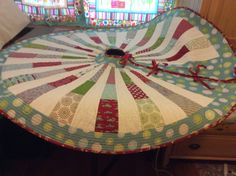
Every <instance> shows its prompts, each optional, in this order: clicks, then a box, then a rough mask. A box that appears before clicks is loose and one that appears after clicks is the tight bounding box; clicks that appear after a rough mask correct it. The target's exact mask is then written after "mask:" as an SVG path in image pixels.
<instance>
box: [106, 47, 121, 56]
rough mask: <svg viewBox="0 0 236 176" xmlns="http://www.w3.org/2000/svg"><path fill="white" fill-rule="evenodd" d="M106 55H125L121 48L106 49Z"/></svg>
mask: <svg viewBox="0 0 236 176" xmlns="http://www.w3.org/2000/svg"><path fill="white" fill-rule="evenodd" d="M106 55H108V56H124V55H125V52H124V51H123V50H121V49H113V48H111V49H108V50H107V51H106Z"/></svg>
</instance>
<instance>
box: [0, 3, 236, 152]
mask: <svg viewBox="0 0 236 176" xmlns="http://www.w3.org/2000/svg"><path fill="white" fill-rule="evenodd" d="M176 9H186V10H189V11H191V12H193V13H195V14H196V15H198V16H200V17H201V18H202V19H205V20H206V21H207V22H208V23H210V24H211V25H212V26H213V27H214V28H216V29H217V30H218V31H219V32H220V33H221V34H222V35H223V37H224V38H225V39H226V41H227V42H228V44H229V46H230V47H231V49H232V50H233V51H235V49H236V48H234V47H233V45H232V43H231V41H230V40H229V39H228V38H227V36H226V35H225V34H224V33H223V32H222V30H220V29H219V28H218V27H217V26H216V25H214V24H213V23H212V22H211V21H209V20H208V19H206V18H205V17H203V16H202V15H200V14H199V13H198V12H195V11H194V10H192V9H190V8H188V7H176V8H173V9H171V10H176ZM168 12H169V11H167V12H162V13H160V14H159V15H157V16H156V17H155V18H157V17H159V16H161V15H163V14H165V13H168ZM155 18H154V19H155ZM154 19H153V20H154ZM146 23H149V22H146ZM146 23H142V24H146ZM142 24H141V25H142ZM234 56H236V52H234ZM233 112H236V104H234V105H233V106H232V107H231V109H230V110H229V112H227V113H226V114H225V115H224V116H222V118H221V119H219V120H217V121H216V122H214V123H212V124H211V125H209V126H208V127H206V128H203V129H200V130H199V131H197V132H195V133H193V134H189V135H187V136H184V137H182V138H179V139H176V140H174V141H171V142H167V143H164V144H161V145H156V146H153V147H149V148H143V149H137V150H126V151H123V152H115V151H114V152H112V151H106V150H102V151H100V152H95V151H93V150H92V149H81V148H78V147H73V146H70V145H67V144H62V143H60V142H58V141H56V140H54V139H51V138H49V137H47V136H42V135H41V134H39V133H37V132H35V131H34V130H32V129H31V128H29V127H27V126H25V125H23V124H21V123H20V122H19V121H17V120H16V119H15V118H12V117H10V116H9V115H8V114H7V113H5V112H4V111H3V110H1V109H0V114H1V115H2V116H3V117H5V118H6V119H8V120H10V121H12V122H13V123H14V124H16V125H18V126H19V127H21V128H23V129H24V130H26V131H27V132H29V133H31V134H33V135H35V136H37V137H39V138H41V139H43V140H45V141H47V142H50V143H52V144H55V145H57V146H60V147H63V148H66V149H70V150H74V151H80V152H91V153H96V154H113V155H114V154H117V155H118V154H133V153H139V152H145V151H149V150H154V149H159V148H161V147H168V146H170V145H173V144H175V143H178V142H181V141H183V140H185V139H189V138H191V137H193V136H197V135H199V134H200V133H202V132H204V131H206V130H207V129H210V128H213V127H215V126H217V125H219V124H220V123H222V122H223V121H224V120H226V119H227V118H228V117H229V116H230V115H231V114H232V113H233Z"/></svg>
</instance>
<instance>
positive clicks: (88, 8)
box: [15, 0, 175, 26]
mask: <svg viewBox="0 0 236 176" xmlns="http://www.w3.org/2000/svg"><path fill="white" fill-rule="evenodd" d="M174 1H175V0H15V2H16V3H17V4H18V6H19V8H20V9H21V10H22V11H24V12H26V13H27V14H28V15H29V16H30V18H31V20H32V21H34V22H37V23H45V22H46V23H49V24H63V25H66V24H70V25H71V24H73V25H79V26H85V25H93V26H134V25H137V24H139V23H142V22H146V21H150V20H151V19H153V18H154V17H155V16H156V15H158V14H159V13H161V12H163V11H166V10H168V9H171V8H172V7H173V6H174ZM81 2H82V3H81Z"/></svg>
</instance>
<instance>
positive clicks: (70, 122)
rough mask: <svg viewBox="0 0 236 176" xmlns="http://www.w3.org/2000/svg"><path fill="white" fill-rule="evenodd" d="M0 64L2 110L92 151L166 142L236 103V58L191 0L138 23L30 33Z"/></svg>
mask: <svg viewBox="0 0 236 176" xmlns="http://www.w3.org/2000/svg"><path fill="white" fill-rule="evenodd" d="M0 63H1V65H0V73H1V76H0V78H1V79H0V80H1V82H0V93H1V94H0V110H1V114H3V115H4V116H5V117H7V118H9V119H11V120H12V121H13V122H14V123H17V124H18V125H20V126H21V127H23V128H25V129H27V130H28V131H29V132H31V133H33V134H35V135H37V136H38V137H40V138H43V139H45V140H47V141H50V142H53V143H56V144H58V145H61V146H64V147H67V148H71V149H76V150H81V151H86V152H95V153H110V154H122V153H133V152H141V151H146V150H150V149H155V148H159V147H162V146H165V145H167V144H168V143H170V144H171V143H173V142H175V141H177V140H179V139H182V138H187V137H189V136H191V135H194V134H197V133H198V131H199V130H202V129H207V128H209V127H211V126H214V125H216V124H217V123H219V122H221V121H223V120H224V119H225V118H226V117H228V116H229V115H230V114H231V113H232V112H233V111H234V110H235V109H236V105H235V102H236V92H235V90H236V77H235V75H234V69H235V66H236V57H235V56H234V54H233V52H232V50H231V48H230V46H229V44H228V42H227V40H226V39H225V38H224V37H223V36H222V34H221V33H220V32H219V31H218V30H217V29H216V28H215V27H214V26H213V25H212V24H210V23H208V22H207V21H206V20H205V19H203V18H201V17H200V16H198V15H197V14H195V13H194V12H192V11H190V10H187V9H183V8H179V9H174V10H171V11H169V12H168V13H165V14H162V15H160V16H158V17H157V18H155V19H154V20H152V21H150V22H149V23H146V24H142V25H139V26H136V27H129V28H119V29H96V30H86V31H79V30H77V31H70V32H63V33H52V34H49V35H44V36H41V37H36V38H32V39H30V40H25V41H22V42H20V43H18V44H15V45H13V46H11V47H10V48H8V49H6V50H3V51H2V52H1V53H0Z"/></svg>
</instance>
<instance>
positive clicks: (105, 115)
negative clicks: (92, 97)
mask: <svg viewBox="0 0 236 176" xmlns="http://www.w3.org/2000/svg"><path fill="white" fill-rule="evenodd" d="M95 131H96V132H102V133H106V132H107V133H117V132H118V103H117V100H104V99H101V100H100V103H99V107H98V116H97V120H96V126H95Z"/></svg>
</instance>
